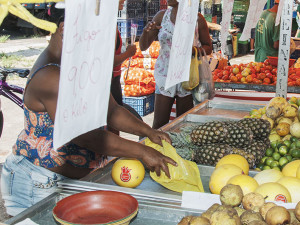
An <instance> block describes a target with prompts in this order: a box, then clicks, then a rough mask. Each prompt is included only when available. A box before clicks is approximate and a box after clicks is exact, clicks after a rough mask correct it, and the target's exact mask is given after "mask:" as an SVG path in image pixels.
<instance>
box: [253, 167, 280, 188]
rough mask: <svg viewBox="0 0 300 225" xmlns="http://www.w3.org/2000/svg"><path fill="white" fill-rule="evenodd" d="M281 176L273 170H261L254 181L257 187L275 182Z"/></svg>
mask: <svg viewBox="0 0 300 225" xmlns="http://www.w3.org/2000/svg"><path fill="white" fill-rule="evenodd" d="M281 177H283V174H282V173H281V172H280V171H278V170H274V169H269V170H263V171H261V172H259V173H258V174H256V175H255V176H254V179H255V180H256V181H257V183H258V185H261V184H264V183H269V182H277V181H278V180H279V179H280V178H281Z"/></svg>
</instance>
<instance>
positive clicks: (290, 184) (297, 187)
mask: <svg viewBox="0 0 300 225" xmlns="http://www.w3.org/2000/svg"><path fill="white" fill-rule="evenodd" d="M277 183H279V184H281V185H283V186H285V187H286V188H287V189H288V190H289V192H290V194H291V197H292V202H295V203H298V202H299V201H300V180H299V179H298V178H296V177H282V178H280V180H279V181H277Z"/></svg>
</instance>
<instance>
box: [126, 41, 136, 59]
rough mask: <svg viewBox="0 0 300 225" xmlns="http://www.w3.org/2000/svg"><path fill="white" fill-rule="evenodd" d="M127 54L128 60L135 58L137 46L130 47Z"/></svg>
mask: <svg viewBox="0 0 300 225" xmlns="http://www.w3.org/2000/svg"><path fill="white" fill-rule="evenodd" d="M126 53H127V56H128V58H129V57H132V56H134V55H135V53H136V45H134V44H133V45H128V47H127V49H126Z"/></svg>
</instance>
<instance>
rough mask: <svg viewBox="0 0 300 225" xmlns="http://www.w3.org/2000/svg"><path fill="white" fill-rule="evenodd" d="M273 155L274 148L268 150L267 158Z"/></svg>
mask: <svg viewBox="0 0 300 225" xmlns="http://www.w3.org/2000/svg"><path fill="white" fill-rule="evenodd" d="M272 155H273V149H272V148H268V149H267V150H266V156H272Z"/></svg>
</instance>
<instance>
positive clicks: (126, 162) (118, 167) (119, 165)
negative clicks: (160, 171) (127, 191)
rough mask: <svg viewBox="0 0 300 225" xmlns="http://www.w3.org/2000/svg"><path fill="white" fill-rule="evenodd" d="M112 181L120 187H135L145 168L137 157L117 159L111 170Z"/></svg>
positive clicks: (143, 174) (140, 180)
mask: <svg viewBox="0 0 300 225" xmlns="http://www.w3.org/2000/svg"><path fill="white" fill-rule="evenodd" d="M111 176H112V179H113V181H114V182H115V183H116V184H118V185H120V186H122V187H130V188H134V187H137V186H138V185H139V184H140V183H142V181H143V179H144V176H145V168H144V166H143V164H142V163H141V162H140V161H139V160H137V159H131V158H121V159H118V160H117V161H116V162H115V163H114V165H113V167H112V170H111Z"/></svg>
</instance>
